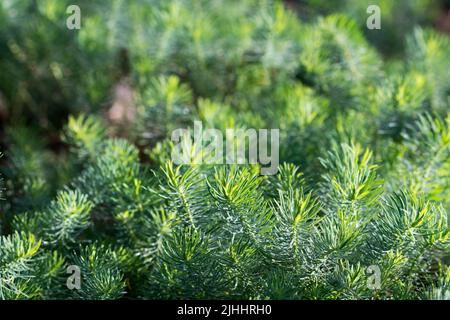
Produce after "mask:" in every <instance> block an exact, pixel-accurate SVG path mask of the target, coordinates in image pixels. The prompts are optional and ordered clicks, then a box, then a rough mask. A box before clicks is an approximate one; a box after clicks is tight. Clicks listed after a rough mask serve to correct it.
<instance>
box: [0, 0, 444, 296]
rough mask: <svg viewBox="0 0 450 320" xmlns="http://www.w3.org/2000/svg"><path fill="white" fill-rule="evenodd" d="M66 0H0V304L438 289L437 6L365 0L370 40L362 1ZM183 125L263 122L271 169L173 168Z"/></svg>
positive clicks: (440, 52)
mask: <svg viewBox="0 0 450 320" xmlns="http://www.w3.org/2000/svg"><path fill="white" fill-rule="evenodd" d="M69 2H70V4H72V2H73V1H65V0H64V1H60V0H58V1H56V0H42V1H28V0H9V1H3V2H2V3H1V4H0V69H1V70H2V72H0V93H1V95H0V97H2V96H4V98H5V99H4V100H5V105H6V110H7V111H8V115H7V119H6V120H2V119H3V118H2V117H3V116H2V110H3V109H2V108H4V106H3V102H2V100H1V99H0V121H1V124H2V125H3V124H5V125H6V126H5V127H6V128H5V130H3V129H2V130H1V132H0V135H1V136H2V138H3V137H5V138H4V139H2V141H1V144H2V153H3V154H4V155H3V157H2V159H1V161H2V162H1V166H0V169H1V173H2V177H3V180H0V199H1V202H0V206H1V207H0V208H1V210H0V299H127V298H140V299H182V298H184V299H208V298H213V299H448V298H449V297H450V268H449V266H448V263H449V261H450V260H449V258H450V254H449V253H450V251H449V250H450V247H449V244H450V241H449V236H450V225H449V222H448V216H449V213H450V174H449V173H450V114H449V110H450V72H449V70H450V60H449V59H448V57H449V56H450V39H449V38H448V36H446V35H444V34H439V33H438V32H437V31H435V30H432V29H430V28H427V27H426V21H429V19H430V17H429V16H428V15H424V14H421V12H422V11H421V10H420V9H421V8H423V6H426V5H429V6H430V8H432V7H431V6H432V4H431V3H432V1H427V0H421V1H398V2H397V1H396V2H395V3H396V4H395V5H394V4H389V3H393V2H391V1H389V2H388V1H380V3H381V6H382V10H383V19H384V18H386V20H383V21H385V22H386V25H383V28H385V29H383V31H382V33H380V34H383V35H385V36H380V35H376V36H375V35H374V34H373V33H370V31H369V30H365V29H364V23H362V21H365V20H361V16H363V17H367V14H366V12H365V9H366V7H367V6H362V5H361V3H362V2H364V1H362V2H361V1H358V4H356V1H353V0H348V1H343V3H344V4H343V5H342V6H340V7H339V8H336V7H334V5H333V4H332V2H330V1H324V2H323V3H321V2H320V1H315V0H314V1H312V0H310V1H303V2H302V5H300V8H299V11H298V12H296V11H294V10H291V9H289V8H287V7H285V6H284V4H283V3H282V2H280V1H254V0H246V1H242V0H239V1H238V0H236V1H234V0H232V1H230V2H231V3H229V2H228V1H227V2H224V1H210V0H208V1H206V0H205V1H203V0H201V1H177V0H173V1H159V0H140V1H133V2H126V1H121V0H113V1H95V3H93V2H92V1H84V0H80V1H78V5H79V6H80V7H81V9H82V17H83V18H82V19H83V20H82V24H83V26H82V28H81V30H79V31H70V30H67V29H66V28H65V26H64V24H63V23H62V22H63V21H65V18H66V13H65V9H66V7H67V6H68V5H69ZM302 6H304V8H303V7H302ZM105 8H108V10H105ZM305 8H306V9H307V10H302V9H305ZM358 8H360V9H361V10H359V9H358ZM386 8H388V9H392V10H386ZM402 10H406V11H407V12H410V13H411V15H412V17H413V19H412V20H413V21H414V22H415V23H424V24H425V26H423V27H420V26H419V25H418V24H417V25H415V26H410V25H409V24H408V26H407V27H408V28H405V29H404V30H403V31H400V30H399V29H398V28H397V27H398V26H397V25H396V21H398V19H396V17H397V16H398V15H399V14H400V13H401V12H404V11H402ZM431 11H432V10H431ZM431 11H430V12H431ZM305 12H308V13H309V14H305ZM29 13H33V14H32V15H31V16H28V15H27V14H29ZM374 32H379V31H374ZM385 32H386V33H385ZM395 39H402V41H403V43H404V46H402V47H401V48H392V47H389V46H390V44H392V43H393V42H395ZM386 46H387V47H389V50H387V51H385V50H384V49H385V48H386ZM383 48H384V49H383ZM392 50H396V51H395V52H392ZM68 51H69V52H70V54H67V52H68ZM387 57H388V58H387ZM114 90H116V91H117V90H119V91H120V90H125V91H126V92H127V95H128V96H129V97H132V99H131V103H128V104H127V103H124V102H123V101H121V100H120V99H115V98H117V92H115V91H114ZM127 90H128V91H127ZM121 92H122V91H121ZM111 97H113V98H111ZM114 97H115V98H114ZM111 100H113V101H111ZM127 101H128V100H127ZM128 102H130V101H128ZM105 106H108V108H110V107H114V108H110V109H107V110H106V109H104V108H105ZM121 108H122V109H121ZM112 110H115V111H114V112H113V111H112ZM117 110H122V111H123V112H122V111H121V112H118V113H117ZM111 113H114V117H113V119H111V117H110V116H105V115H111ZM124 114H126V116H124V117H121V115H124ZM195 120H200V121H202V123H203V124H204V126H205V127H207V128H217V129H219V130H221V131H224V130H225V129H226V128H242V129H246V128H256V129H259V128H279V129H280V160H281V162H280V166H279V168H278V172H277V174H276V175H273V176H261V175H260V174H259V168H258V166H255V165H205V164H203V165H201V164H192V165H181V166H178V165H175V164H174V163H173V162H172V161H171V151H172V150H173V147H174V145H173V142H172V141H171V140H170V134H171V132H172V131H173V130H174V129H176V128H180V127H189V126H191V127H192V123H193V121H195ZM74 267H75V268H74ZM68 270H72V271H73V270H76V271H77V272H79V275H80V277H81V283H80V286H79V288H73V283H69V282H70V281H75V280H74V279H75V278H74V276H75V274H70V273H69V274H68V273H67V271H68ZM75 282H76V281H75ZM69 284H71V285H69Z"/></svg>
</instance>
